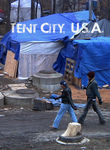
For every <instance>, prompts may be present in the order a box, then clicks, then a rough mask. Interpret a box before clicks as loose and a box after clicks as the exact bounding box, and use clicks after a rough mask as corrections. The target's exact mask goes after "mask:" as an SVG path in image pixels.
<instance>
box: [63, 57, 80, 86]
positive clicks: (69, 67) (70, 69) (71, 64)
mask: <svg viewBox="0 0 110 150" xmlns="http://www.w3.org/2000/svg"><path fill="white" fill-rule="evenodd" d="M74 69H75V61H74V60H73V59H70V58H66V65H65V73H64V78H65V79H66V80H68V81H69V82H70V83H71V84H74V85H75V86H77V87H79V88H81V79H78V78H76V77H74Z"/></svg>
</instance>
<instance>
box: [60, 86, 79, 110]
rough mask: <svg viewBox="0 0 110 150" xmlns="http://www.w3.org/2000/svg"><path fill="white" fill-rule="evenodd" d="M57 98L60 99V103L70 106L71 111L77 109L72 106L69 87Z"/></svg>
mask: <svg viewBox="0 0 110 150" xmlns="http://www.w3.org/2000/svg"><path fill="white" fill-rule="evenodd" d="M59 98H62V103H64V104H70V105H71V106H72V108H73V109H77V108H76V106H75V105H74V103H73V102H72V93H71V89H70V88H69V87H66V88H65V89H64V90H63V91H62V95H61V96H60V97H59Z"/></svg>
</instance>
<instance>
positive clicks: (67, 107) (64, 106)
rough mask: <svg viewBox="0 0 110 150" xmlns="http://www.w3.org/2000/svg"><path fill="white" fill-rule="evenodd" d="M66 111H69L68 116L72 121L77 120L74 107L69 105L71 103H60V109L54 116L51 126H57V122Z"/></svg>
mask: <svg viewBox="0 0 110 150" xmlns="http://www.w3.org/2000/svg"><path fill="white" fill-rule="evenodd" d="M66 111H68V112H69V114H70V117H71V119H72V122H78V121H77V118H76V115H75V113H74V109H73V108H72V107H71V105H70V104H64V103H61V106H60V110H59V112H58V114H57V116H56V118H55V120H54V122H53V127H54V128H58V126H59V123H60V121H61V119H62V117H63V115H64V114H65V113H66Z"/></svg>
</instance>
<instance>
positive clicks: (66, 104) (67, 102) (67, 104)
mask: <svg viewBox="0 0 110 150" xmlns="http://www.w3.org/2000/svg"><path fill="white" fill-rule="evenodd" d="M60 85H61V87H62V89H63V91H62V95H61V96H59V97H57V98H55V99H59V98H62V103H61V106H60V110H59V112H58V114H57V116H56V118H55V120H54V122H53V125H52V126H51V128H52V129H58V127H59V123H60V121H61V119H62V117H63V115H64V114H65V113H66V111H68V112H69V114H70V116H71V119H72V121H73V122H78V121H77V117H76V115H75V112H74V109H75V110H77V107H76V106H75V105H74V103H73V102H72V94H71V89H70V88H69V87H68V85H67V83H66V81H61V82H60Z"/></svg>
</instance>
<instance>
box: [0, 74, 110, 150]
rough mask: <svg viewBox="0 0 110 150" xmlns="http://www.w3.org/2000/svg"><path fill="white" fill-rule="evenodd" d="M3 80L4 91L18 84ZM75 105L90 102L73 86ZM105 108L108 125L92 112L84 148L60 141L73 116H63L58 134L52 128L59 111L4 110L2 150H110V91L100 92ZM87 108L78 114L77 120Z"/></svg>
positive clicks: (0, 125)
mask: <svg viewBox="0 0 110 150" xmlns="http://www.w3.org/2000/svg"><path fill="white" fill-rule="evenodd" d="M17 82H18V81H17V80H12V79H8V78H4V77H0V89H2V88H3V87H6V86H7V84H9V83H17ZM70 87H71V89H72V93H73V99H74V100H75V102H79V103H86V96H85V90H82V89H77V88H75V87H74V86H70ZM100 93H101V96H102V99H103V101H104V103H103V105H102V106H101V107H100V109H101V111H102V113H103V116H104V118H105V120H106V124H105V125H100V124H99V122H98V117H97V115H96V114H95V112H93V110H90V111H89V113H88V115H87V118H86V120H85V124H84V126H83V127H82V134H83V135H84V137H86V138H88V139H90V142H88V143H86V144H82V145H61V144H58V143H57V142H56V138H57V137H59V136H60V135H61V134H62V133H63V132H64V131H65V130H66V128H67V125H68V123H69V122H71V120H70V117H69V115H68V113H67V114H65V116H64V117H63V119H62V121H61V123H60V127H59V130H58V131H56V132H54V131H51V130H50V129H49V126H50V125H51V124H52V122H53V120H54V118H55V116H56V114H57V112H58V109H59V108H55V109H54V110H48V111H33V110H31V109H29V108H11V107H8V108H7V107H4V108H0V150H110V127H109V126H110V117H109V116H110V101H109V97H110V96H109V93H110V89H100ZM82 111H83V109H82V108H80V109H78V110H77V111H75V112H76V115H77V117H78V118H79V116H80V115H81V113H82Z"/></svg>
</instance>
